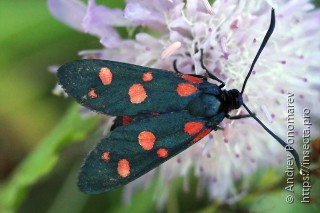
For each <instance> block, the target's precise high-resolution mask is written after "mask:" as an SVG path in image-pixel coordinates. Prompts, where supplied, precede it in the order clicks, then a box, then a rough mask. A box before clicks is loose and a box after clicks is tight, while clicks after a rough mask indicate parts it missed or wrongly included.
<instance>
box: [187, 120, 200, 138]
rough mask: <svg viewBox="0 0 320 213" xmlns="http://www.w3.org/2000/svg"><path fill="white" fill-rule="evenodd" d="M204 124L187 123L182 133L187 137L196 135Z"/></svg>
mask: <svg viewBox="0 0 320 213" xmlns="http://www.w3.org/2000/svg"><path fill="white" fill-rule="evenodd" d="M203 126H204V122H188V123H186V124H185V125H184V129H183V130H184V132H185V133H188V134H189V135H194V134H197V133H198V132H200V131H201V130H202V128H203Z"/></svg>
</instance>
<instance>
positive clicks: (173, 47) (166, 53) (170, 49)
mask: <svg viewBox="0 0 320 213" xmlns="http://www.w3.org/2000/svg"><path fill="white" fill-rule="evenodd" d="M180 47H181V42H179V41H176V42H174V43H172V44H171V45H169V47H167V48H166V49H165V50H164V51H163V52H162V54H161V59H166V58H168V57H169V56H171V55H172V54H173V53H174V52H175V51H176V50H177V49H179V48H180Z"/></svg>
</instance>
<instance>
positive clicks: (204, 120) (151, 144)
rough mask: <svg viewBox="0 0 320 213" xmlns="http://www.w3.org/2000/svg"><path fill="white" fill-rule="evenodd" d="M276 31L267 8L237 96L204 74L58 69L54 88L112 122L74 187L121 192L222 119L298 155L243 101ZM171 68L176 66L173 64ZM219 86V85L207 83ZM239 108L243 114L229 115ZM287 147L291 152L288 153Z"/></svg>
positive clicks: (96, 63)
mask: <svg viewBox="0 0 320 213" xmlns="http://www.w3.org/2000/svg"><path fill="white" fill-rule="evenodd" d="M274 26H275V14H274V10H273V9H272V12H271V22H270V26H269V29H268V31H267V33H266V35H265V37H264V39H263V41H262V44H261V46H260V48H259V50H258V52H257V54H256V56H255V58H254V60H253V62H252V65H251V68H250V70H249V72H248V74H247V76H246V78H245V81H244V83H243V87H242V89H241V92H239V91H238V90H237V89H231V90H225V89H223V88H224V86H225V83H224V82H223V81H222V80H220V79H219V78H217V77H216V76H215V75H213V74H211V73H210V72H209V71H208V69H207V68H206V67H205V65H204V62H203V49H200V51H201V58H200V62H201V67H202V68H203V69H204V70H205V71H206V76H200V75H186V74H182V73H180V72H179V71H178V69H177V66H176V63H174V66H173V67H174V69H175V70H176V72H175V73H174V72H168V71H166V70H160V69H154V68H148V67H142V66H137V65H133V64H127V63H120V62H115V61H107V60H94V59H92V60H77V61H72V62H69V63H67V64H65V65H63V66H61V67H60V68H59V70H58V79H59V84H60V85H62V87H63V89H64V90H65V92H66V93H67V94H68V95H69V96H71V97H73V98H74V99H75V100H76V101H77V102H79V103H80V104H81V105H83V106H85V107H87V108H89V109H91V110H94V111H96V112H98V113H103V114H107V115H113V116H117V117H116V119H115V122H114V125H113V127H112V131H111V132H110V134H108V135H107V136H106V137H105V138H103V139H102V140H101V142H100V143H98V145H97V146H96V147H95V148H94V149H93V150H92V151H91V152H90V153H89V154H88V156H87V158H86V160H85V162H84V164H83V166H82V169H81V172H80V175H79V181H78V186H79V189H80V190H81V191H82V192H85V193H89V194H97V193H102V192H106V191H110V190H113V189H115V188H117V187H120V186H123V185H125V184H127V183H129V182H131V181H133V180H135V179H136V178H138V177H140V176H142V175H143V174H145V173H147V172H149V171H150V170H152V169H154V168H155V167H157V166H159V165H160V164H162V163H164V162H165V161H167V160H168V159H170V158H172V157H173V156H175V155H177V154H178V153H180V152H182V151H183V150H185V149H187V148H188V147H190V146H192V145H193V144H195V143H196V142H197V141H199V140H200V139H202V138H203V137H205V136H206V135H207V134H209V133H210V132H211V131H216V130H219V129H222V128H221V127H219V123H220V122H221V121H222V120H223V119H225V118H227V119H241V118H253V119H255V120H256V121H257V122H258V123H259V124H260V125H261V126H262V127H263V128H264V129H265V130H266V131H267V132H268V133H269V134H270V135H271V136H273V137H274V138H275V139H276V140H277V141H278V142H279V143H280V144H281V145H282V146H283V147H285V148H286V150H287V151H289V152H291V154H292V155H293V156H294V157H295V160H296V164H297V166H298V167H299V169H300V160H299V156H298V154H297V152H296V151H295V150H294V149H293V148H292V147H290V146H289V145H288V144H286V143H285V142H284V141H283V140H281V139H280V138H279V137H278V136H277V135H275V134H274V133H273V132H271V131H270V130H269V129H268V128H267V127H266V126H265V125H264V124H263V123H262V122H261V121H260V120H259V119H258V118H257V117H256V116H255V114H254V113H252V112H251V111H250V109H249V108H248V107H247V106H246V104H245V103H244V102H243V98H242V95H243V93H244V89H245V86H246V83H247V81H248V79H249V76H250V74H251V72H252V70H253V67H254V65H255V63H256V61H257V59H258V57H259V55H260V54H261V52H262V50H263V48H264V47H265V45H266V44H267V41H268V39H269V38H270V36H271V34H272V32H273V30H274ZM175 62H176V61H175ZM208 78H211V79H213V80H216V81H218V82H219V85H216V84H212V83H209V82H208ZM241 106H243V107H244V108H245V109H246V110H247V112H248V114H247V115H238V116H230V115H229V112H230V111H231V110H234V109H238V108H240V107H241ZM288 147H289V149H288Z"/></svg>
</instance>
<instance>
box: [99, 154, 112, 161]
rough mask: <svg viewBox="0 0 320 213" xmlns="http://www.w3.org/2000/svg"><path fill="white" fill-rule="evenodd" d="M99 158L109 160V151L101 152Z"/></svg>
mask: <svg viewBox="0 0 320 213" xmlns="http://www.w3.org/2000/svg"><path fill="white" fill-rule="evenodd" d="M101 159H102V160H104V161H105V162H108V161H109V160H110V152H104V153H102V155H101Z"/></svg>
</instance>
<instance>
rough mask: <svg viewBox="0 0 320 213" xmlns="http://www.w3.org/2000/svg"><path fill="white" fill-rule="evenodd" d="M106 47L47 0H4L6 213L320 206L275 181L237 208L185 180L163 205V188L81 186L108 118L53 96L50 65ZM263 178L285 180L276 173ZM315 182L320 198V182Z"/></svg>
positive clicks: (1, 69) (0, 71)
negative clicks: (100, 190)
mask: <svg viewBox="0 0 320 213" xmlns="http://www.w3.org/2000/svg"><path fill="white" fill-rule="evenodd" d="M97 2H98V3H102V4H107V5H112V6H113V7H116V6H119V7H121V6H123V5H124V3H123V1H111V0H109V1H107V0H106V1H97ZM317 4H320V0H317ZM100 47H101V45H100V44H99V41H98V39H97V38H95V37H92V36H89V35H85V34H82V33H79V32H77V31H74V30H72V29H70V28H69V27H67V26H65V25H64V24H62V23H60V22H59V21H57V20H55V19H54V18H53V17H52V16H51V15H50V13H49V11H48V9H47V2H46V1H40V0H28V1H22V0H20V1H19V0H18V1H4V0H1V1H0V100H1V104H0V126H1V128H0V181H1V184H0V212H129V211H130V212H139V213H140V212H154V211H160V212H215V211H219V212H250V211H252V212H289V211H290V212H300V211H302V210H304V211H306V212H317V211H316V208H319V200H316V202H315V204H313V205H300V204H299V203H298V201H297V202H296V203H295V204H292V205H288V204H286V203H285V202H284V195H283V189H282V188H280V189H279V190H273V188H272V187H274V188H275V186H272V187H269V188H267V187H265V188H263V187H262V188H261V190H260V191H258V192H256V193H253V194H252V195H251V196H248V198H247V199H244V200H243V201H242V202H240V203H238V204H236V205H232V206H227V205H225V206H219V205H218V204H217V203H215V202H213V203H212V202H210V201H209V200H208V199H207V198H202V199H198V198H196V196H195V194H196V193H195V187H191V191H190V192H189V193H183V190H182V183H181V180H180V179H177V180H176V181H175V185H174V186H175V187H173V188H172V189H170V199H169V202H168V203H167V204H166V205H165V206H162V207H161V208H158V206H157V203H156V202H155V201H156V200H157V197H156V196H155V195H154V194H155V192H156V191H157V188H156V187H150V188H149V189H147V190H140V191H139V192H138V193H135V194H134V196H133V200H132V201H131V204H128V205H126V204H124V203H123V202H122V190H121V189H119V190H116V191H114V192H111V193H105V194H103V195H97V196H87V195H84V194H82V193H80V192H78V190H77V188H76V176H77V173H78V171H79V167H80V164H81V162H82V160H83V156H85V155H86V152H87V151H88V150H89V149H90V147H92V144H94V143H96V142H97V141H98V139H99V137H100V134H101V132H96V131H95V127H96V125H98V124H99V120H101V119H100V118H99V117H95V118H87V119H84V118H81V117H79V115H78V113H77V110H78V109H79V108H78V105H77V104H74V102H73V101H72V100H69V99H65V98H63V97H61V96H60V97H58V96H55V95H53V94H52V89H53V88H54V86H55V83H56V77H55V75H54V74H52V73H49V72H48V67H49V66H50V65H60V64H63V63H65V62H67V61H70V60H74V59H78V58H79V57H78V56H77V52H78V51H79V50H85V49H94V48H100ZM77 141H78V142H79V141H85V142H83V143H75V142H77ZM191 176H192V175H191ZM260 177H264V178H269V179H270V182H272V181H274V182H275V183H278V181H279V178H278V177H274V176H272V174H258V175H257V179H259V178H260ZM191 178H192V177H191ZM155 182H156V180H155ZM193 182H194V185H195V184H196V180H195V181H193ZM314 184H315V185H314V191H315V193H314V196H316V197H315V198H319V197H320V196H319V193H320V190H319V189H320V187H319V181H318V182H316V181H314ZM296 187H297V189H298V188H299V185H298V184H297V186H296ZM264 190H265V191H264ZM264 192H265V193H264ZM267 192H272V193H267ZM317 193H318V194H317Z"/></svg>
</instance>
